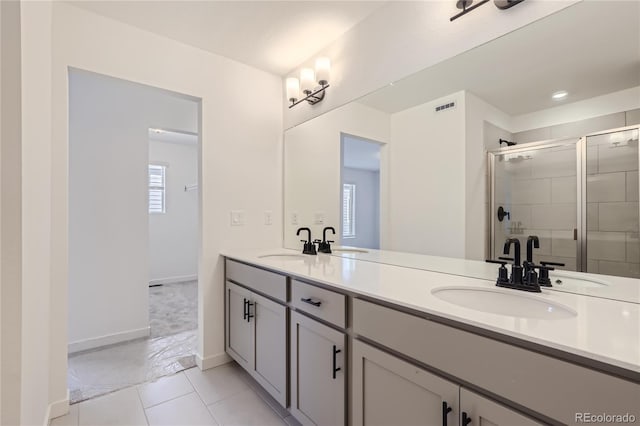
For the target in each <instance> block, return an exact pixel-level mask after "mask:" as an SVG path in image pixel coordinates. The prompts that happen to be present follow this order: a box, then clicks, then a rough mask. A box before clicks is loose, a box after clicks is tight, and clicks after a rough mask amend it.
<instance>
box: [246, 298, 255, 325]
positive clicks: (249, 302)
mask: <svg viewBox="0 0 640 426" xmlns="http://www.w3.org/2000/svg"><path fill="white" fill-rule="evenodd" d="M253 305H255V303H251V301H250V300H247V322H251V318H253V317H254V316H253V315H252V314H251V307H252V306H253Z"/></svg>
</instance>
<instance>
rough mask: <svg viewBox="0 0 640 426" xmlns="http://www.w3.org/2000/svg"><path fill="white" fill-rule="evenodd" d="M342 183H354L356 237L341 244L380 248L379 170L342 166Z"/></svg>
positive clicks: (343, 240)
mask: <svg viewBox="0 0 640 426" xmlns="http://www.w3.org/2000/svg"><path fill="white" fill-rule="evenodd" d="M342 183H354V184H356V203H355V209H356V237H355V238H344V237H343V238H342V244H343V245H345V246H347V245H348V246H355V247H365V248H371V249H378V248H380V172H377V171H370V170H361V169H352V168H348V167H344V168H343V169H342Z"/></svg>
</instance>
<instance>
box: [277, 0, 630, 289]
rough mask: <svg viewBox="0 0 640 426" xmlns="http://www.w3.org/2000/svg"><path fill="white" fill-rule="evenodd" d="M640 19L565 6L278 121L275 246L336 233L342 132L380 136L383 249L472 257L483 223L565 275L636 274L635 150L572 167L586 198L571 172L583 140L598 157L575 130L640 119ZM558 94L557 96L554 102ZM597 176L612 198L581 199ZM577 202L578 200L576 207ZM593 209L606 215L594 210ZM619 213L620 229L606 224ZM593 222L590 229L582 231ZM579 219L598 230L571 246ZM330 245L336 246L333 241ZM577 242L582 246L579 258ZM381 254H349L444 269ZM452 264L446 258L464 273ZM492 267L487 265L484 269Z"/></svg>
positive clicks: (587, 5)
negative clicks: (331, 104) (306, 234)
mask: <svg viewBox="0 0 640 426" xmlns="http://www.w3.org/2000/svg"><path fill="white" fill-rule="evenodd" d="M639 21H640V3H638V2H626V1H619V2H580V3H576V4H575V5H572V6H570V7H567V8H566V9H563V10H561V11H559V12H557V13H555V14H554V15H551V16H548V17H546V18H544V19H541V20H539V21H537V22H534V23H532V24H530V25H528V26H526V27H523V28H520V29H519V30H516V31H514V32H512V33H510V34H507V35H505V36H503V37H501V38H499V39H496V40H493V41H491V42H489V43H487V44H485V45H482V46H480V47H478V48H475V49H472V50H470V51H468V52H466V53H463V54H461V55H459V56H456V57H454V58H451V59H449V60H446V61H444V62H441V63H439V64H436V65H434V66H432V67H430V68H428V69H425V70H423V71H421V72H418V73H416V74H414V75H412V76H409V77H407V78H405V79H404V80H401V81H398V82H395V83H394V84H393V85H389V86H386V87H384V88H382V89H380V90H378V91H376V92H374V93H372V94H370V95H368V96H365V97H364V98H361V99H358V100H356V101H354V102H352V103H350V104H348V105H345V106H343V107H341V108H337V109H335V110H333V111H330V112H328V113H326V114H324V115H322V116H320V117H317V118H315V119H313V120H310V121H308V122H306V123H303V124H301V125H299V126H296V127H294V128H291V129H288V130H287V131H286V132H285V145H284V150H285V153H284V154H285V160H284V168H285V172H284V173H285V227H284V228H285V238H284V244H285V247H288V248H295V249H298V248H299V247H300V243H299V242H298V241H297V239H296V238H294V237H295V230H296V229H297V227H299V226H310V227H312V229H313V233H314V238H316V237H319V235H320V231H321V229H322V227H324V226H334V227H335V228H336V231H337V233H338V236H339V237H341V236H342V235H343V229H342V228H343V220H342V219H343V218H341V213H342V207H341V206H342V201H343V195H344V193H343V192H342V191H341V189H342V186H341V183H342V181H343V178H342V174H343V173H342V171H341V140H342V139H341V138H342V135H345V134H347V135H351V136H356V137H360V138H364V139H367V140H373V141H377V142H380V143H381V144H382V145H381V153H380V204H379V206H380V225H379V226H380V229H379V235H380V237H379V244H380V245H379V247H380V249H382V250H383V251H387V250H391V251H400V252H408V253H416V254H424V255H430V256H441V257H438V258H437V259H442V257H450V258H458V259H473V260H478V261H482V260H484V259H485V258H486V257H493V256H495V255H497V253H494V252H493V251H492V245H491V241H492V238H493V237H494V235H493V233H492V226H494V227H495V238H497V239H498V240H499V239H501V238H506V237H508V236H515V237H519V238H523V237H524V238H525V239H526V236H527V235H528V234H529V233H537V234H540V235H539V236H540V238H541V248H540V249H538V253H536V260H541V259H543V258H544V259H548V260H552V259H556V260H561V261H564V262H563V263H566V265H567V266H566V269H570V270H582V271H589V272H594V273H605V274H608V275H621V276H637V275H634V274H635V273H636V272H634V271H638V272H640V255H639V256H636V255H634V253H636V252H637V253H640V243H639V242H638V241H639V240H638V238H637V233H638V229H637V227H638V221H637V219H638V217H639V214H638V179H637V158H638V154H637V150H636V151H635V154H634V155H635V160H636V165H635V168H634V167H626V168H624V169H620V170H618V169H616V170H613V169H611V170H609V169H606V168H605V169H606V170H605V171H603V172H597V173H596V174H594V173H590V174H584V176H585V178H584V179H585V184H584V187H585V194H582V192H583V191H582V189H580V190H578V188H582V185H581V184H580V182H579V179H578V178H579V177H580V176H583V174H581V173H578V171H579V169H580V167H582V165H581V164H578V156H577V154H578V152H577V151H579V150H581V149H582V146H583V145H582V144H585V143H586V144H587V148H586V149H587V153H584V155H583V158H585V160H586V162H587V166H585V167H590V166H591V165H592V164H594V163H596V162H597V159H596V157H594V156H593V154H592V155H590V154H589V153H593V152H594V151H593V149H594V148H593V147H592V145H593V146H596V145H597V144H598V142H597V141H596V140H595V139H594V140H592V139H590V137H589V138H586V136H587V135H591V134H594V133H597V132H603V131H606V130H609V129H620V128H629V126H633V125H637V124H640V37H638V35H639V34H640V22H639ZM594 23H597V25H594ZM568 35H571V36H568ZM559 91H566V92H567V95H566V96H564V97H560V98H559V99H558V98H557V97H556V98H554V97H553V96H552V95H554V94H556V93H557V92H559ZM500 139H503V140H507V141H514V142H516V143H517V145H515V146H513V147H510V148H505V149H506V150H507V151H508V152H507V151H505V152H504V153H501V154H500V155H499V156H497V157H496V158H499V159H500V160H501V161H500V160H498V161H496V163H495V165H496V170H495V171H496V187H497V188H496V197H497V198H499V200H498V201H499V204H496V205H495V206H492V205H491V204H492V203H491V192H490V188H491V186H492V185H491V180H490V176H489V167H488V165H487V164H488V162H487V152H490V151H496V150H499V149H500V147H501V145H500V142H499V141H500ZM540 141H556V142H559V143H556V144H554V145H553V146H547V147H545V148H544V149H542V148H539V149H533V148H532V146H533V145H532V146H529V147H526V146H523V145H524V144H527V143H538V142H540ZM585 141H586V142H585ZM534 145H535V144H534ZM620 145H622V142H620ZM632 148H633V147H632V146H631V147H629V148H627V147H624V146H623V147H621V148H617V149H618V150H620V151H622V150H629V149H632ZM598 149H600V148H598ZM602 149H604V148H602ZM607 149H609V148H607ZM636 149H637V148H636ZM509 150H510V151H509ZM615 150H616V149H609V151H607V152H606V153H605V155H606V154H608V153H609V152H610V151H611V152H613V151H615ZM598 152H599V151H598ZM630 157H631V155H629V158H630ZM621 167H622V166H621ZM521 170H522V173H525V174H524V175H522V174H520V173H521ZM603 170H604V169H603ZM547 172H548V173H547ZM526 173H528V174H526ZM622 177H624V180H623V179H622ZM604 181H606V182H608V183H607V185H610V186H609V187H608V188H609V189H606V190H605V191H604V192H605V193H606V194H607V196H610V197H614V195H615V197H614V198H613V199H597V198H596V199H593V198H592V199H591V201H589V194H591V196H592V197H593V196H594V194H596V195H597V192H598V189H597V188H598V184H599V182H604ZM600 184H601V185H602V183H600ZM590 186H591V187H593V188H595V189H591V190H589V189H588V188H589V187H590ZM589 191H591V192H589ZM594 191H595V192H594ZM623 193H624V197H623ZM605 198H606V197H605ZM585 200H586V203H587V207H588V208H584V209H583V208H578V204H580V203H582V202H583V201H585ZM498 206H502V207H503V209H504V210H505V211H508V212H510V218H505V219H504V222H498V225H496V223H495V222H497V214H496V211H497V210H491V211H490V209H493V208H494V207H495V209H497V208H498ZM596 207H597V211H598V214H602V212H604V216H599V217H597V218H596ZM550 209H551V210H550ZM612 215H613V216H612ZM634 215H635V216H634ZM582 216H584V218H583V217H582ZM618 216H620V218H621V220H623V221H625V223H628V224H629V226H626V225H624V226H622V228H624V229H622V228H620V226H618V225H614V226H613V227H610V226H609V225H610V224H611V221H612V220H613V221H615V220H617V219H615V217H618ZM623 216H624V217H623ZM632 216H634V218H635V222H633V223H632V221H631V217H632ZM545 221H546V222H545ZM596 224H597V226H598V229H597V230H596V229H592V228H594V227H595V226H596ZM583 225H585V226H588V227H589V228H590V229H589V230H590V231H594V232H596V231H597V232H600V234H596V233H593V234H591V238H590V239H589V238H588V237H587V235H586V234H585V235H583V236H582V237H583V238H582V241H578V240H577V239H575V238H574V235H575V233H576V232H577V233H578V234H580V232H581V229H582V228H581V227H582V226H583ZM585 232H586V231H585ZM605 232H606V233H607V234H605ZM614 237H615V244H614V243H613V242H611V241H612V238H614ZM582 242H584V244H582ZM338 244H342V245H347V244H348V242H347V241H346V240H345V239H343V238H341V239H340V240H339V242H338ZM594 244H595V245H594ZM582 245H586V246H587V247H586V249H584V250H583V251H582V253H579V249H580V248H581V246H582ZM598 245H600V247H598ZM494 246H496V247H497V246H499V244H498V242H497V241H496V242H494ZM605 246H606V247H614V246H615V250H617V255H619V256H618V257H616V260H615V261H613V260H612V259H605V258H599V259H596V258H594V256H595V254H594V253H597V250H600V249H604V250H605V251H606V252H607V253H610V250H608V249H607V248H606V247H605ZM589 248H590V249H591V250H590V251H591V254H592V255H593V256H590V255H589V254H588V253H589V250H587V249H589ZM623 252H624V253H623ZM382 253H383V252H379V253H377V254H376V252H375V250H372V251H370V252H369V253H355V254H354V253H350V254H349V256H356V257H358V258H365V257H367V256H368V257H367V258H368V259H369V260H375V261H382V262H385V261H386V262H389V263H398V264H404V263H410V264H411V265H410V266H411V267H423V268H425V269H430V268H431V269H434V270H438V268H439V266H438V265H442V264H443V263H442V262H440V263H438V262H436V261H435V260H434V261H433V262H432V263H431V264H430V265H428V266H425V265H424V262H426V260H425V259H427V258H421V259H422V260H420V261H418V260H416V259H413V260H407V259H408V257H405V258H404V259H400V258H399V257H398V256H395V257H393V259H391V260H390V258H391V257H392V256H386V257H385V255H383V254H382ZM407 256H409V255H408V254H407ZM433 259H436V258H435V257H434V258H433ZM594 261H595V262H594ZM420 262H422V266H420V265H418V264H419V263H420ZM607 262H609V263H607ZM611 262H618V263H620V265H615V264H614V263H611ZM445 263H446V262H445ZM622 263H624V264H625V265H622ZM461 265H462V264H461V263H460V262H458V263H456V264H455V265H454V264H450V265H449V266H448V267H450V268H453V269H454V270H457V271H461V270H465V268H464V267H462V266H461ZM471 269H473V268H471ZM494 269H495V268H493V267H490V269H489V270H486V271H491V274H494V273H495V270H494ZM484 271H485V269H482V268H481V267H479V266H478V267H477V268H475V269H474V271H472V272H469V274H470V275H469V276H477V277H478V278H489V279H491V278H493V277H487V276H486V275H487V274H488V273H489V272H484ZM441 272H446V271H441ZM555 273H560V274H571V272H558V271H555ZM603 279H605V280H609V277H603ZM611 279H613V277H611ZM629 282H633V283H637V281H634V280H629ZM578 287H579V286H578ZM635 287H639V286H638V285H637V284H635ZM579 291H580V292H581V290H579ZM636 293H637V292H636ZM635 297H636V299H638V296H637V294H636V295H635Z"/></svg>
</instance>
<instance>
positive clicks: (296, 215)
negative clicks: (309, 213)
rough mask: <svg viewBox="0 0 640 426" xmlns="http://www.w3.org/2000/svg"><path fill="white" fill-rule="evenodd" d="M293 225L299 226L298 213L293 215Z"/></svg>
mask: <svg viewBox="0 0 640 426" xmlns="http://www.w3.org/2000/svg"><path fill="white" fill-rule="evenodd" d="M291 224H292V225H297V224H298V212H293V213H291Z"/></svg>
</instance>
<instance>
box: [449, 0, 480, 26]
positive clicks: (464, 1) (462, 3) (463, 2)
mask: <svg viewBox="0 0 640 426" xmlns="http://www.w3.org/2000/svg"><path fill="white" fill-rule="evenodd" d="M488 1H489V0H482V1H480V3H478V4H476V5H474V6H471V4H472V3H473V0H458V1H457V2H456V7H457V8H458V9H462V12H460V13H458V14H456V15H454V16H452V17H451V18H450V19H449V21H453V20H455V19H458V18H459V17H461V16H463V15H466V14H467V13H469V12H471V11H472V10H473V9H475V8H477V7H480V6H482V5H483V4H485V3H487V2H488ZM467 6H471V7H467Z"/></svg>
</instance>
